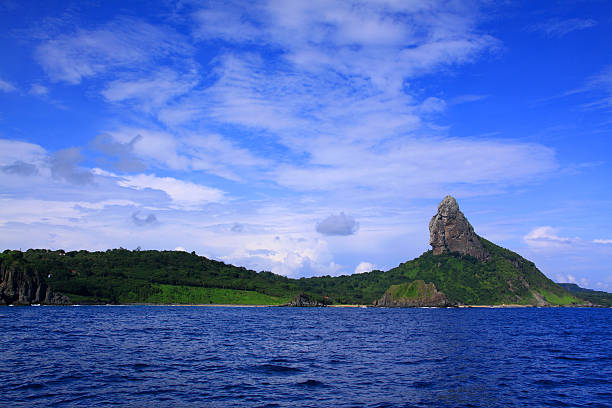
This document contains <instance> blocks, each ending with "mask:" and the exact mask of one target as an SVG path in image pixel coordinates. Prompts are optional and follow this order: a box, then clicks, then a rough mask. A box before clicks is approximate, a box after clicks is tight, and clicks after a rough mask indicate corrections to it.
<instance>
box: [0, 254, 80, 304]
mask: <svg viewBox="0 0 612 408" xmlns="http://www.w3.org/2000/svg"><path fill="white" fill-rule="evenodd" d="M0 300H1V301H2V302H3V303H5V304H7V305H9V304H15V305H30V304H37V303H40V304H47V305H66V304H70V299H69V298H68V297H67V296H64V295H62V294H61V293H58V292H54V291H53V290H52V289H51V288H50V287H49V286H48V285H47V283H46V281H45V279H44V278H43V277H42V276H41V273H40V272H39V271H36V270H34V269H33V268H32V267H31V266H29V265H27V264H24V263H23V262H21V259H19V258H18V259H12V260H7V259H0Z"/></svg>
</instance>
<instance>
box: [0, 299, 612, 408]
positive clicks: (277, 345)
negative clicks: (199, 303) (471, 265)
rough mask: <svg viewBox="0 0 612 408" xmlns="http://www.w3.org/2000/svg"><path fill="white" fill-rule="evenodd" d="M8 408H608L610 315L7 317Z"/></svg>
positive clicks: (391, 312) (239, 312)
mask: <svg viewBox="0 0 612 408" xmlns="http://www.w3.org/2000/svg"><path fill="white" fill-rule="evenodd" d="M0 346H1V354H0V406H6V407H31V406H37V407H47V406H57V407H63V406H66V407H71V406H87V407H98V406H100V407H102V406H104V407H106V406H122V407H192V406H202V407H227V406H231V407H296V406H298V407H487V408H490V407H525V406H533V407H610V406H612V309H588V308H541V309H538V308H517V309H487V308H474V309H375V308H368V309H359V308H281V307H258V308H249V307H172V306H81V307H44V306H43V307H2V308H0Z"/></svg>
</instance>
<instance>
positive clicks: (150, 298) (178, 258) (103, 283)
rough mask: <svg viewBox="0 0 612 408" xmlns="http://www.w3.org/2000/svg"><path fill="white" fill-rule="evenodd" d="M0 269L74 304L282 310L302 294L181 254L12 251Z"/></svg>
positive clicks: (269, 276) (263, 276)
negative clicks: (34, 277)
mask: <svg viewBox="0 0 612 408" xmlns="http://www.w3.org/2000/svg"><path fill="white" fill-rule="evenodd" d="M0 267H2V268H3V269H7V268H8V269H27V270H32V271H36V272H37V273H38V274H39V275H41V276H42V277H43V278H44V279H45V280H46V282H47V283H48V285H49V286H50V287H51V288H53V289H54V290H55V291H58V292H61V293H63V294H65V295H67V296H69V297H70V299H72V301H73V302H93V303H241V302H243V303H263V304H280V303H284V302H286V301H287V299H289V298H290V297H292V296H295V294H297V293H298V292H299V288H298V286H297V284H296V281H295V280H291V279H288V278H286V277H283V276H280V275H275V274H273V273H270V272H260V273H257V272H254V271H251V270H248V269H245V268H242V267H236V266H233V265H228V264H225V263H223V262H219V261H214V260H210V259H208V258H205V257H202V256H198V255H196V254H195V253H187V252H181V251H129V250H126V249H112V250H107V251H105V252H88V251H73V252H64V251H50V250H46V249H30V250H28V251H26V252H20V251H8V250H7V251H4V252H3V253H2V254H0ZM217 289H218V290H217ZM258 294H261V295H265V296H258Z"/></svg>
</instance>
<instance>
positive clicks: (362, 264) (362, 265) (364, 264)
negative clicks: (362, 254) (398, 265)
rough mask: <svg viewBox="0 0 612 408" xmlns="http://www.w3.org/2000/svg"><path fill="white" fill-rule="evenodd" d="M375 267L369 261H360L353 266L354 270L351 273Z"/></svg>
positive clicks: (371, 269)
mask: <svg viewBox="0 0 612 408" xmlns="http://www.w3.org/2000/svg"><path fill="white" fill-rule="evenodd" d="M374 269H376V266H375V265H374V264H372V263H370V262H360V263H359V265H357V266H356V267H355V272H353V273H364V272H370V271H373V270H374Z"/></svg>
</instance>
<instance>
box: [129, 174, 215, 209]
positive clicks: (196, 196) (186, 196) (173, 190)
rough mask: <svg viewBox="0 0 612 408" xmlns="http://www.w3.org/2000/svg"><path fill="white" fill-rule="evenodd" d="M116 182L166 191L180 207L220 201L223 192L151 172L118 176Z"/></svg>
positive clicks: (194, 206)
mask: <svg viewBox="0 0 612 408" xmlns="http://www.w3.org/2000/svg"><path fill="white" fill-rule="evenodd" d="M117 184H118V185H120V186H122V187H128V188H134V189H136V190H142V189H147V188H150V189H153V190H161V191H163V192H164V193H166V194H167V195H168V196H169V197H170V199H171V200H172V203H173V204H174V205H176V206H178V207H182V208H198V207H202V206H204V205H206V204H210V203H218V202H222V201H223V200H224V197H225V193H224V192H223V191H221V190H218V189H216V188H211V187H207V186H203V185H200V184H196V183H192V182H188V181H182V180H178V179H176V178H173V177H157V176H154V175H152V174H137V175H132V176H123V177H120V178H119V180H118V181H117Z"/></svg>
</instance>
